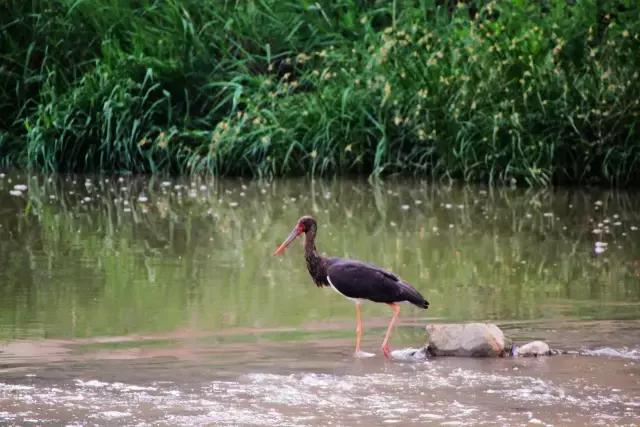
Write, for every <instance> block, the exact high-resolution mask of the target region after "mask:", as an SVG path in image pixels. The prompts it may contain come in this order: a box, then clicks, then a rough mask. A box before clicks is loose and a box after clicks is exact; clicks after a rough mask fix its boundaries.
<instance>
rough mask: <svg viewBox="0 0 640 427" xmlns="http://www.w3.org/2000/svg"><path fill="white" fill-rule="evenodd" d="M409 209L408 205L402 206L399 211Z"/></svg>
mask: <svg viewBox="0 0 640 427" xmlns="http://www.w3.org/2000/svg"><path fill="white" fill-rule="evenodd" d="M409 208H410V206H409V205H402V206H400V209H402V210H403V211H408V210H409Z"/></svg>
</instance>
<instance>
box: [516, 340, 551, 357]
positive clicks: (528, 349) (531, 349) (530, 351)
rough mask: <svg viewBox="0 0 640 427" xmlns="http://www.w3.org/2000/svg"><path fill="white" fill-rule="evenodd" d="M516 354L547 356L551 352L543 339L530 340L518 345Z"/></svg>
mask: <svg viewBox="0 0 640 427" xmlns="http://www.w3.org/2000/svg"><path fill="white" fill-rule="evenodd" d="M516 354H517V355H518V356H524V357H531V356H536V357H537V356H548V355H550V354H551V349H550V348H549V345H548V344H547V343H546V342H544V341H531V342H530V343H527V344H525V345H523V346H522V347H519V348H518V350H517V353H516Z"/></svg>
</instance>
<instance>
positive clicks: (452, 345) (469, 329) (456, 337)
mask: <svg viewBox="0 0 640 427" xmlns="http://www.w3.org/2000/svg"><path fill="white" fill-rule="evenodd" d="M427 333H428V334H429V340H428V342H427V350H428V351H429V353H431V354H432V355H434V356H473V357H499V356H503V355H504V353H505V340H504V334H503V333H502V331H501V330H500V328H498V327H497V326H496V325H494V324H492V323H467V324H449V325H441V324H431V325H427Z"/></svg>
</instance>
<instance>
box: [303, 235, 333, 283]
mask: <svg viewBox="0 0 640 427" xmlns="http://www.w3.org/2000/svg"><path fill="white" fill-rule="evenodd" d="M304 258H305V259H306V260H307V269H308V270H309V274H310V275H311V278H312V279H313V281H314V282H315V284H316V285H318V286H326V285H328V283H327V266H326V263H325V261H324V258H323V257H322V256H320V255H319V254H318V250H317V249H316V230H315V228H313V229H311V230H309V231H307V232H306V233H305V236H304Z"/></svg>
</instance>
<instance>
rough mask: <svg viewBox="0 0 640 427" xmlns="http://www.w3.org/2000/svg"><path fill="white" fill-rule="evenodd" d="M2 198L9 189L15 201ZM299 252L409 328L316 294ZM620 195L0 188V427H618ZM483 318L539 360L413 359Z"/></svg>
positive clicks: (627, 354) (629, 325) (147, 182)
mask: <svg viewBox="0 0 640 427" xmlns="http://www.w3.org/2000/svg"><path fill="white" fill-rule="evenodd" d="M21 185H25V186H26V189H25V188H24V187H21ZM306 213H311V214H313V215H314V216H316V217H317V219H318V221H319V224H320V226H319V227H320V228H319V237H318V239H319V241H318V247H319V249H320V250H321V251H326V252H327V253H329V254H331V255H340V256H348V257H355V258H360V259H365V260H368V261H371V262H373V263H376V264H378V265H381V266H384V267H388V268H390V269H392V270H393V271H395V272H396V273H398V274H400V275H401V276H402V277H403V278H404V279H406V280H407V281H409V282H411V283H413V284H414V285H415V287H416V288H417V289H418V290H420V291H421V292H422V293H423V294H424V295H425V296H426V297H427V299H428V300H429V301H430V303H431V308H430V309H429V310H427V311H422V310H419V309H418V308H414V307H412V306H403V308H402V313H401V322H400V325H399V327H398V329H397V330H396V331H395V333H394V336H393V338H392V346H393V347H394V348H396V349H398V351H397V352H396V353H395V356H396V357H395V359H394V360H393V361H385V360H384V359H383V358H382V357H381V355H380V352H379V350H378V346H379V344H380V340H381V338H382V335H383V334H384V328H385V325H386V322H387V321H388V318H389V314H390V313H389V310H388V309H387V308H386V307H383V306H379V305H376V304H367V305H365V307H364V310H363V312H364V321H365V341H364V349H365V350H367V351H371V352H374V353H377V354H376V356H375V357H373V358H370V359H357V360H356V359H353V357H352V356H351V351H352V346H353V329H354V324H353V323H354V319H353V318H354V309H353V305H352V303H350V302H348V301H347V300H345V299H342V298H340V297H339V296H338V295H337V294H335V293H334V292H331V291H327V290H326V289H317V288H316V287H315V286H314V285H313V284H312V283H311V281H310V279H309V277H308V274H307V272H306V270H305V265H304V261H303V258H302V250H301V248H300V247H299V246H298V245H292V246H291V248H290V249H289V250H288V251H287V253H286V254H285V256H284V257H280V258H274V257H271V256H270V254H271V252H272V251H273V249H274V248H275V246H276V245H277V244H278V243H279V242H280V241H281V240H282V239H283V238H284V237H286V235H287V234H288V232H289V231H290V230H291V228H292V227H293V225H294V223H295V220H296V219H297V218H298V217H299V216H300V215H302V214H306ZM638 226H640V194H638V193H628V192H610V191H604V190H599V189H580V190H578V189H566V190H555V191H549V190H528V191H524V190H519V189H502V190H495V189H494V190H492V189H485V188H482V187H464V188H460V187H455V186H453V187H450V186H434V185H428V184H426V183H424V182H420V181H391V182H385V183H368V182H366V181H357V180H346V179H344V180H336V181H315V182H310V181H306V180H283V181H277V182H275V183H271V184H267V183H258V182H254V181H246V182H244V181H239V180H209V179H198V180H194V181H191V180H175V179H167V180H163V179H147V178H140V177H133V178H129V177H123V178H120V179H118V178H117V177H116V178H108V177H98V176H91V177H86V176H82V177H80V176H46V177H43V176H35V177H34V176H26V175H21V174H7V175H0V424H4V423H7V424H18V425H24V424H30V423H34V424H42V423H54V424H60V423H67V424H86V423H89V424H96V423H97V424H114V425H133V424H138V423H145V424H146V423H158V424H171V425H193V424H216V425H218V424H258V425H318V424H322V425H326V424H336V425H353V424H361V425H370V424H381V423H399V424H402V425H411V424H416V425H424V424H425V423H426V424H477V423H479V422H482V423H488V424H496V425H510V424H525V423H533V424H540V423H547V424H555V425H581V424H584V423H589V424H603V425H610V424H637V423H638V417H639V416H640V381H639V379H638V377H639V376H640V370H639V369H638V362H639V361H640V360H639V359H640V344H639V343H640V332H639V331H640V321H639V319H640V244H639V242H640V231H638ZM468 320H480V321H482V320H491V321H495V322H497V323H498V324H499V325H500V326H501V327H502V328H503V329H504V330H505V332H506V333H507V335H509V336H511V337H512V338H513V339H514V340H515V341H516V342H517V343H524V342H526V341H527V340H531V339H543V340H546V341H547V342H549V343H550V344H551V346H552V347H553V348H555V349H558V350H563V351H565V352H567V354H563V355H559V356H554V357H550V358H538V359H524V358H520V359H499V360H485V359H480V360H478V359H473V360H472V359H456V358H454V359H431V360H412V359H411V358H407V357H405V356H406V354H407V352H406V351H404V352H403V351H402V349H406V348H409V347H419V346H420V345H421V344H423V343H424V340H425V337H424V325H425V324H426V323H427V322H433V321H437V322H443V321H468Z"/></svg>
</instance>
